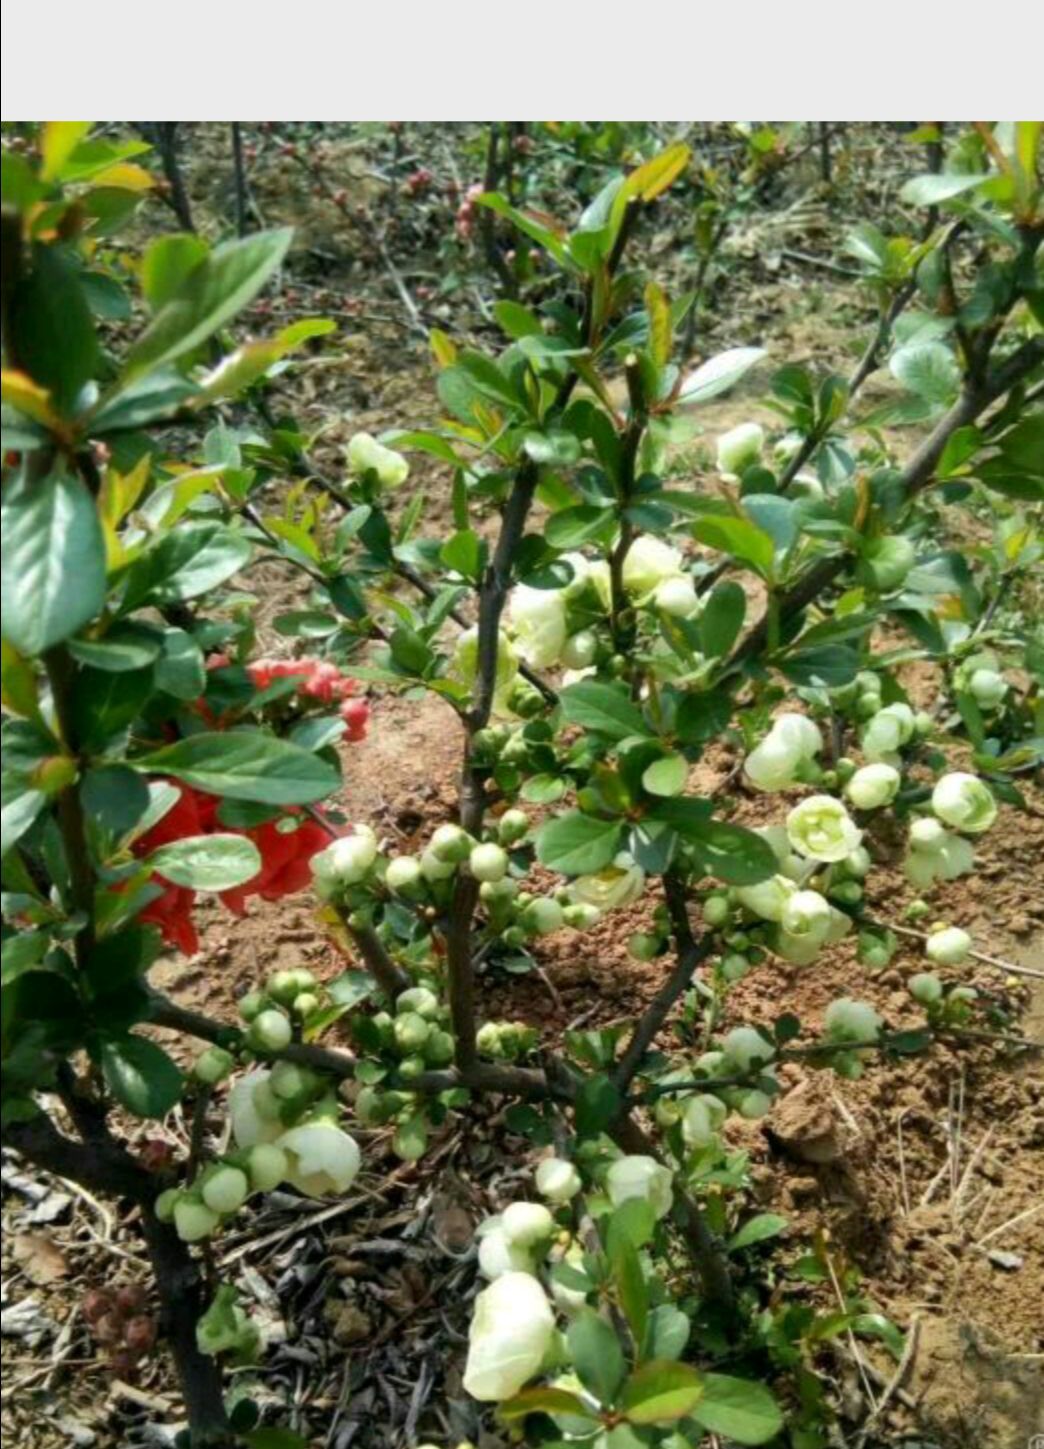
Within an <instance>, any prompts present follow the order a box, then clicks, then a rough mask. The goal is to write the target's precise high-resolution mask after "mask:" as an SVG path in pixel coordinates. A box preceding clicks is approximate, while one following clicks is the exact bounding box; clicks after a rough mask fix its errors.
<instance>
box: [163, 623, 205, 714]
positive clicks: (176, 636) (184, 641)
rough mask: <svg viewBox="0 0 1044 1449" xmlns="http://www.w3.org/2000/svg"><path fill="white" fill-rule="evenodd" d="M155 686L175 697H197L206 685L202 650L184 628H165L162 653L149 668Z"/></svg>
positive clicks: (189, 698)
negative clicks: (151, 669) (152, 668)
mask: <svg viewBox="0 0 1044 1449" xmlns="http://www.w3.org/2000/svg"><path fill="white" fill-rule="evenodd" d="M153 676H154V678H155V681H156V688H157V689H162V690H164V691H166V693H167V694H172V695H173V696H174V698H175V699H188V700H192V699H198V698H199V697H200V695H201V694H202V693H203V691H204V690H205V689H206V687H207V666H206V661H205V660H204V658H203V650H202V649H201V648H200V647H199V645H198V644H197V643H196V641H195V639H193V637H192V635H191V634H189V633H188V632H187V631H186V630H185V629H168V630H167V632H166V635H165V636H164V639H163V654H162V655H161V657H160V659H159V660H158V661H157V663H156V667H155V669H154V670H153Z"/></svg>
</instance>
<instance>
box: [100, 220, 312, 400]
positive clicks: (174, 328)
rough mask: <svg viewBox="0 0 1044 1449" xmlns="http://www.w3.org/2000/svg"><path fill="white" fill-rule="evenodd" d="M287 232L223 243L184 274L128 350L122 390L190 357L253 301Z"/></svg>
mask: <svg viewBox="0 0 1044 1449" xmlns="http://www.w3.org/2000/svg"><path fill="white" fill-rule="evenodd" d="M292 236H293V232H292V230H291V229H290V228H289V227H281V228H279V229H278V230H277V231H267V232H258V233H257V235H256V236H250V237H244V238H242V239H240V240H238V241H229V242H223V243H222V244H221V245H220V246H217V247H215V248H214V250H213V251H212V252H211V253H210V254H209V255H208V256H207V257H205V258H204V259H203V260H202V261H200V262H198V263H197V265H196V266H195V267H192V268H191V269H190V270H189V271H187V272H186V273H185V274H184V275H183V277H182V279H181V281H180V283H179V284H178V285H177V286H175V287H174V289H173V291H172V292H171V294H170V296H169V298H168V300H167V301H166V302H165V303H164V304H163V305H162V306H161V307H160V309H159V311H158V312H157V313H156V316H155V317H154V318H153V320H152V322H151V323H150V324H149V326H148V327H147V328H146V329H145V331H144V332H143V333H142V335H141V336H140V337H139V338H138V341H137V342H136V343H135V344H134V346H133V347H132V348H131V350H130V352H129V353H128V355H127V360H126V363H125V365H124V371H123V376H122V378H121V383H120V386H121V389H122V386H123V385H124V384H125V383H127V382H129V381H130V380H131V379H132V378H134V377H139V376H140V375H141V374H142V373H143V372H146V371H149V370H151V369H153V368H157V367H162V366H164V365H165V364H166V363H169V362H173V361H174V359H175V358H178V357H183V356H184V354H185V353H186V352H192V351H194V350H195V349H196V348H197V347H199V346H200V344H201V343H203V342H205V341H206V340H207V338H208V337H211V336H213V334H214V333H215V332H217V331H218V329H219V328H221V327H223V326H224V325H225V323H226V322H228V321H230V320H231V319H232V318H233V317H234V316H235V315H236V313H237V312H240V311H242V309H243V308H244V307H245V306H246V305H247V303H248V302H250V301H251V300H252V299H253V298H254V297H256V296H257V294H258V292H260V290H261V288H262V287H263V286H264V285H265V283H266V282H267V281H268V279H269V277H270V276H271V275H272V273H273V272H274V271H275V270H276V268H277V267H278V266H279V265H280V264H281V262H282V260H283V258H284V257H285V256H286V253H287V251H288V249H289V246H290V240H291V237H292Z"/></svg>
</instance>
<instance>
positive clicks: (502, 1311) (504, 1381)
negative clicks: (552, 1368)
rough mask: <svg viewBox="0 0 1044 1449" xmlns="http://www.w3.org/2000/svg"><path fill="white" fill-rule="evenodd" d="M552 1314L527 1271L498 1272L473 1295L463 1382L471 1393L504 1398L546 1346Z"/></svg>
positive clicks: (488, 1399) (528, 1374) (533, 1369)
mask: <svg viewBox="0 0 1044 1449" xmlns="http://www.w3.org/2000/svg"><path fill="white" fill-rule="evenodd" d="M554 1327H555V1315H554V1313H553V1312H552V1310H551V1305H550V1303H549V1302H548V1301H547V1295H546V1294H545V1292H544V1290H543V1288H542V1287H541V1286H540V1284H539V1283H538V1282H537V1280H536V1279H535V1278H533V1277H531V1276H530V1274H528V1273H510V1272H509V1273H502V1274H501V1275H500V1276H499V1277H498V1278H497V1279H496V1280H495V1281H494V1282H492V1283H491V1284H490V1285H489V1287H488V1288H485V1289H483V1291H482V1292H481V1293H480V1294H479V1295H478V1297H477V1298H476V1299H475V1312H474V1316H473V1317H472V1320H471V1328H470V1330H469V1333H468V1359H467V1364H466V1365H465V1369H464V1388H465V1389H466V1390H467V1392H468V1393H469V1394H470V1395H471V1396H472V1398H473V1399H479V1400H481V1401H482V1402H483V1403H495V1402H498V1401H499V1400H502V1399H510V1398H512V1397H513V1396H514V1395H515V1394H517V1393H518V1391H519V1389H521V1388H522V1386H523V1384H525V1383H526V1382H527V1380H529V1379H531V1378H532V1377H533V1375H534V1374H536V1373H537V1372H538V1371H539V1369H540V1365H541V1364H542V1363H543V1361H544V1355H545V1354H546V1353H547V1351H548V1349H549V1348H550V1346H551V1337H552V1334H553V1333H554Z"/></svg>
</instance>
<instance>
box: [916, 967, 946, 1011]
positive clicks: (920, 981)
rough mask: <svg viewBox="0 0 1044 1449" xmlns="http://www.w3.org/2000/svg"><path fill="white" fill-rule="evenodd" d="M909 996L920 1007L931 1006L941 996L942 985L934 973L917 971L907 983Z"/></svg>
mask: <svg viewBox="0 0 1044 1449" xmlns="http://www.w3.org/2000/svg"><path fill="white" fill-rule="evenodd" d="M909 987H910V995H911V996H912V997H913V998H914V1000H915V1001H919V1002H920V1003H921V1005H922V1006H931V1005H932V1003H933V1002H936V1001H939V1000H940V999H941V998H942V994H943V984H942V982H941V981H940V980H939V978H938V976H936V974H935V972H934V971H918V973H917V975H916V976H911V977H910V981H909Z"/></svg>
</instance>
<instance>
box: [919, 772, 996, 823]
mask: <svg viewBox="0 0 1044 1449" xmlns="http://www.w3.org/2000/svg"><path fill="white" fill-rule="evenodd" d="M932 809H933V810H934V811H935V813H936V815H937V816H938V817H939V819H940V820H942V821H943V822H944V823H945V824H946V825H950V826H952V827H953V829H954V830H962V831H964V833H965V834H966V835H979V834H981V833H982V831H984V830H989V828H990V826H991V825H992V824H993V822H994V821H995V820H996V818H997V802H996V800H994V798H993V795H992V794H991V793H990V789H989V786H988V785H986V784H984V783H983V781H982V780H980V779H979V777H978V776H977V775H969V774H966V773H965V772H964V771H962V770H954V771H953V772H952V773H951V774H949V775H943V777H942V779H941V780H939V781H938V782H937V783H936V786H935V789H934V790H933V791H932Z"/></svg>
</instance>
